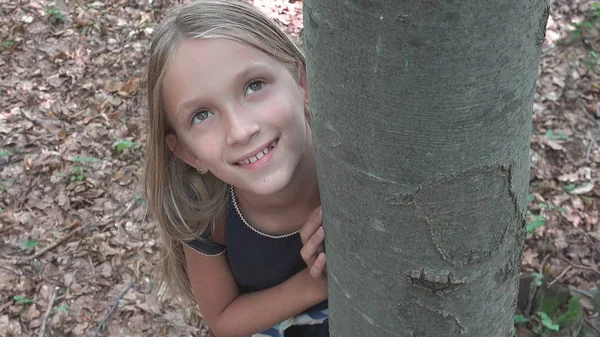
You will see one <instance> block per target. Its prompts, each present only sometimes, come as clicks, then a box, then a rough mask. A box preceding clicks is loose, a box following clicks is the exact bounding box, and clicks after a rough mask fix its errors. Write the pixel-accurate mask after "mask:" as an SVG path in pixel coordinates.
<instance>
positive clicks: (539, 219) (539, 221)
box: [525, 215, 546, 234]
mask: <svg viewBox="0 0 600 337" xmlns="http://www.w3.org/2000/svg"><path fill="white" fill-rule="evenodd" d="M534 219H535V220H534V221H533V222H530V223H528V224H527V226H525V229H527V234H533V232H534V231H535V230H536V229H537V228H540V227H542V226H543V225H544V224H545V223H546V218H544V217H543V216H541V215H536V216H535V217H534Z"/></svg>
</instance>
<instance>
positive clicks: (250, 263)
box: [185, 189, 328, 324]
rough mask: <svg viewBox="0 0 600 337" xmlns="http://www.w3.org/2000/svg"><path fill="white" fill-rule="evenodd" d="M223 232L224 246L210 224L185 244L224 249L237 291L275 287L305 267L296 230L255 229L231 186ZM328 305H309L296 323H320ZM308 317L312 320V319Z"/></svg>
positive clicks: (208, 251)
mask: <svg viewBox="0 0 600 337" xmlns="http://www.w3.org/2000/svg"><path fill="white" fill-rule="evenodd" d="M225 231H226V243H227V245H226V246H223V245H221V244H219V243H217V242H215V241H212V240H211V233H212V231H211V228H210V226H208V227H207V229H206V230H205V231H204V232H203V233H202V235H201V236H200V237H199V238H197V239H194V240H191V241H187V242H185V243H186V244H187V245H188V246H189V247H190V248H192V249H194V250H195V251H196V252H198V253H200V254H202V255H207V256H219V255H221V254H223V253H225V252H226V253H227V259H228V260H229V266H230V268H231V271H232V273H233V276H234V278H235V281H236V283H237V286H238V288H239V290H240V294H246V293H251V292H255V291H260V290H264V289H267V288H270V287H273V286H276V285H278V284H280V283H282V282H283V281H285V280H287V279H289V278H290V277H292V276H293V275H294V274H296V273H298V272H299V271H301V270H302V269H304V268H306V263H305V262H304V260H303V259H302V256H301V255H300V249H302V241H301V239H300V233H299V231H296V232H293V233H289V234H284V235H279V236H274V235H269V234H266V233H262V232H260V231H259V230H257V229H255V228H254V227H252V226H251V225H250V224H248V223H247V221H246V220H245V219H244V217H243V215H242V214H241V212H240V210H239V208H238V206H237V202H236V200H235V194H234V193H233V189H231V190H230V195H229V198H228V203H227V220H226V224H225ZM327 307H328V301H327V300H325V301H323V302H321V303H318V304H316V305H314V306H312V307H311V308H308V309H307V310H305V311H304V312H303V313H301V314H300V315H298V316H296V318H295V322H296V324H318V323H320V322H323V321H324V320H326V318H327ZM303 314H304V315H303ZM307 315H308V317H307ZM307 318H308V321H307ZM311 318H314V320H312V321H311ZM292 319H294V318H292ZM288 321H289V320H288ZM286 322H287V321H286ZM284 323H285V322H282V323H281V324H284ZM288 323H289V322H288ZM291 324H294V323H291Z"/></svg>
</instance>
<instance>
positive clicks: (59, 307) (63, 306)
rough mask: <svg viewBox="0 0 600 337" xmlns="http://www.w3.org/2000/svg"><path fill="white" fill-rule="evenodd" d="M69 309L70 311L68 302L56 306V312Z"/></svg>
mask: <svg viewBox="0 0 600 337" xmlns="http://www.w3.org/2000/svg"><path fill="white" fill-rule="evenodd" d="M67 311H69V306H68V305H66V304H63V305H61V306H58V307H56V312H67Z"/></svg>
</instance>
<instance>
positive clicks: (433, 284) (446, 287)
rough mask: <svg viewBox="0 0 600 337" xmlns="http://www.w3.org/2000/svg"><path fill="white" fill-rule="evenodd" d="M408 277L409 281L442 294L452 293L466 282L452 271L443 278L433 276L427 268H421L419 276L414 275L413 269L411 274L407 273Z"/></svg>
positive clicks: (433, 292) (434, 292)
mask: <svg viewBox="0 0 600 337" xmlns="http://www.w3.org/2000/svg"><path fill="white" fill-rule="evenodd" d="M406 278H407V280H408V283H410V284H412V285H414V286H416V287H418V288H422V289H425V290H428V291H431V293H432V294H435V295H440V296H441V295H445V294H448V293H451V292H453V291H455V290H457V289H459V288H461V287H462V286H463V284H464V282H462V281H459V280H456V279H455V278H454V275H452V272H449V273H448V275H446V276H445V277H442V279H441V280H436V279H435V278H431V277H429V276H428V275H426V274H425V268H423V269H421V271H420V272H419V275H418V276H413V272H412V271H411V273H410V274H409V275H406ZM444 278H445V279H444Z"/></svg>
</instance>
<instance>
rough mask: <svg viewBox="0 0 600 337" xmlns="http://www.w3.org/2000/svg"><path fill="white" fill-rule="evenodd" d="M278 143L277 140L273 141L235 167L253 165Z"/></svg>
mask: <svg viewBox="0 0 600 337" xmlns="http://www.w3.org/2000/svg"><path fill="white" fill-rule="evenodd" d="M278 141H279V138H277V139H275V140H274V141H273V142H272V143H271V144H269V145H268V146H267V147H265V148H264V149H262V150H260V151H258V153H257V154H255V155H254V156H250V157H248V158H246V159H244V160H240V161H238V162H237V163H235V165H238V166H241V165H247V164H252V163H255V162H256V161H258V160H259V159H260V158H262V157H264V156H265V155H266V154H267V153H269V151H271V150H272V149H273V148H274V147H275V145H277V142H278Z"/></svg>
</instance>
